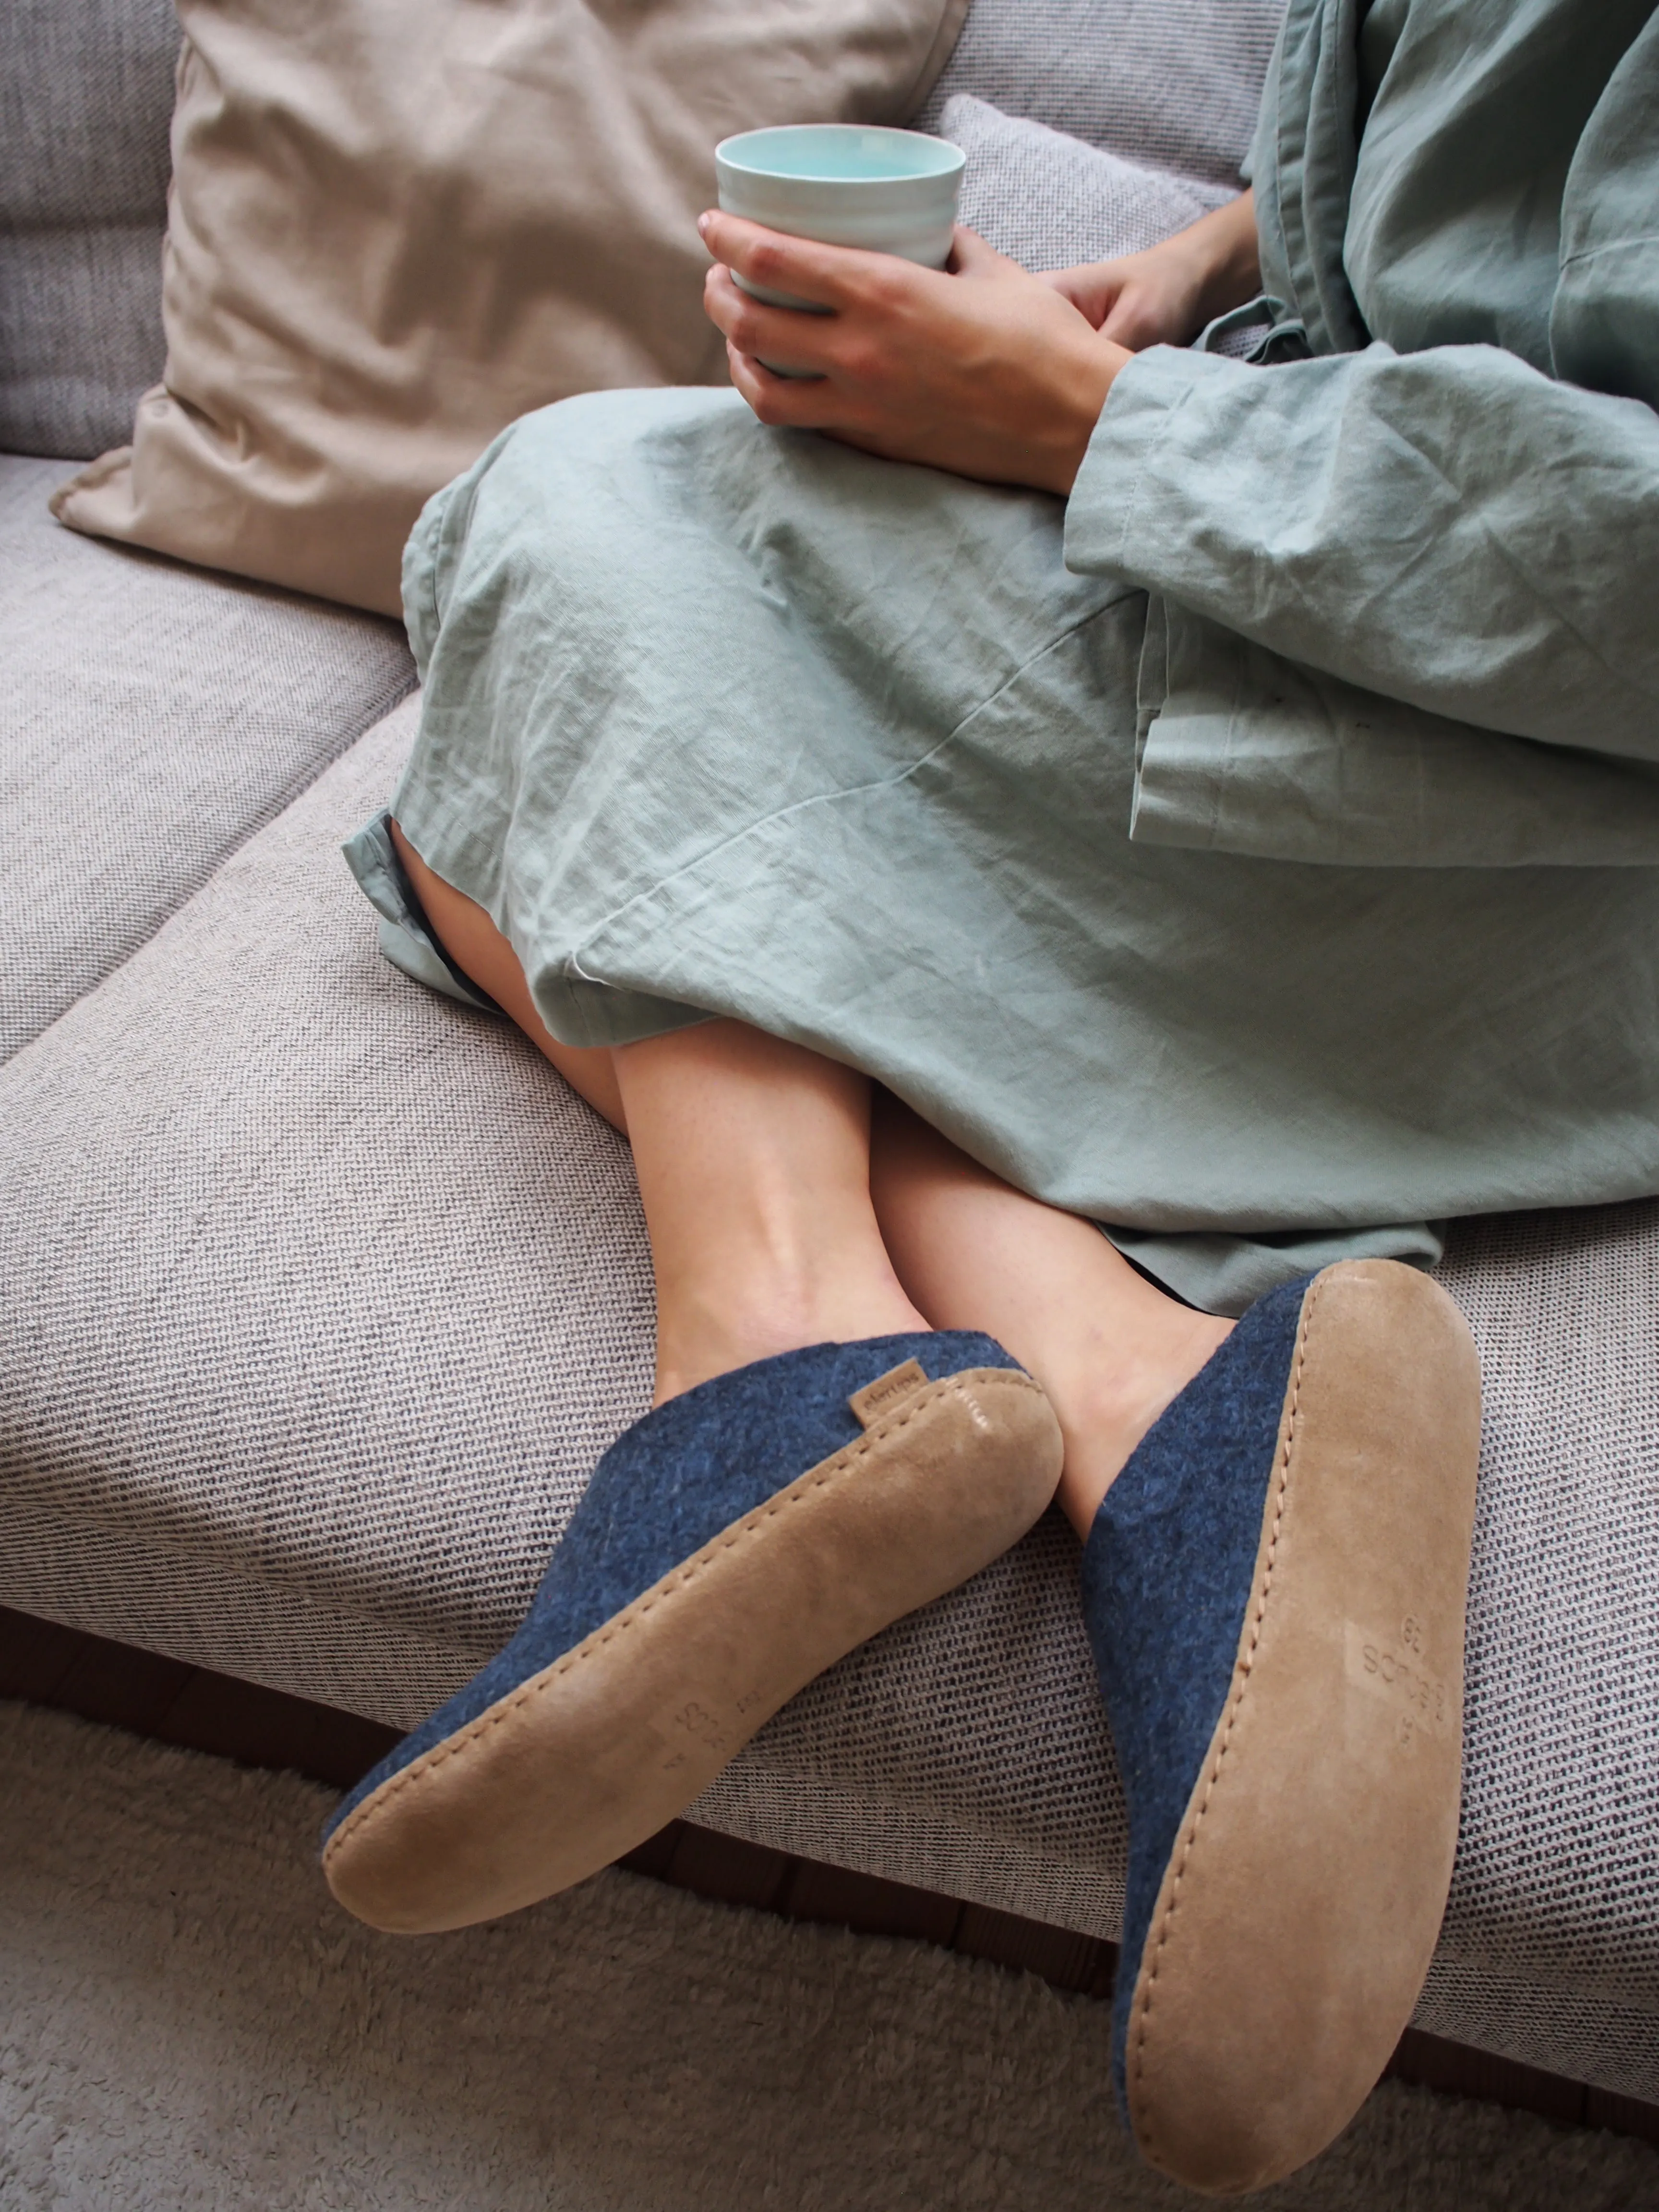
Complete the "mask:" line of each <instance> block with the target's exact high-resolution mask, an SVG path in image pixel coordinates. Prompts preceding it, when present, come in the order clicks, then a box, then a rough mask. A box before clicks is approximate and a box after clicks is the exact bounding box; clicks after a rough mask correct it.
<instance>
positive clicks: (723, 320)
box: [702, 267, 835, 376]
mask: <svg viewBox="0 0 1659 2212" xmlns="http://www.w3.org/2000/svg"><path fill="white" fill-rule="evenodd" d="M702 301H703V308H704V312H705V313H707V315H708V319H709V321H710V322H711V323H713V324H714V327H715V329H716V330H718V331H720V332H721V333H722V334H723V335H724V337H725V338H726V343H727V344H728V345H732V346H735V347H736V348H737V349H738V352H739V353H744V354H747V355H749V356H750V358H751V359H753V360H756V361H769V362H777V363H778V365H779V366H780V367H781V368H793V369H799V370H802V371H804V372H806V373H809V374H812V375H815V376H821V375H823V373H824V371H825V369H826V368H827V367H828V366H829V363H828V360H827V358H826V352H827V349H826V340H827V338H828V336H829V332H830V331H831V330H832V329H833V327H834V324H835V318H834V316H833V315H814V314H809V313H803V311H802V310H801V309H800V308H799V307H771V306H769V304H768V303H767V302H766V301H763V300H755V299H751V298H750V295H749V294H748V293H747V292H745V291H744V290H743V289H742V288H741V286H740V285H738V283H736V282H735V281H734V280H733V278H732V272H731V270H729V269H723V268H719V267H716V268H714V269H711V270H709V272H708V276H706V277H705V278H704V280H703V288H702Z"/></svg>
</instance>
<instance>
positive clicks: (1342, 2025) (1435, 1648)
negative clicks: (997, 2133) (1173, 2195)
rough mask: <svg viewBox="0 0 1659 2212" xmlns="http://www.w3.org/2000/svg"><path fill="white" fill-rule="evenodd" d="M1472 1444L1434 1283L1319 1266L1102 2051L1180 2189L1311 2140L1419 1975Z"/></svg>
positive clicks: (1433, 1908) (1258, 2164) (1447, 1806)
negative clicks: (1220, 1664) (1124, 2005)
mask: <svg viewBox="0 0 1659 2212" xmlns="http://www.w3.org/2000/svg"><path fill="white" fill-rule="evenodd" d="M1479 1452H1480V1370H1479V1365H1478V1362H1477V1359H1476V1355H1475V1351H1474V1344H1473V1342H1472V1341H1471V1340H1470V1337H1469V1333H1468V1328H1467V1327H1466V1325H1465V1323H1464V1322H1463V1319H1462V1315H1461V1314H1460V1313H1459V1312H1458V1310H1457V1309H1456V1307H1455V1305H1454V1304H1452V1302H1451V1300H1450V1299H1449V1297H1447V1296H1446V1293H1445V1292H1444V1291H1443V1290H1441V1289H1440V1288H1439V1286H1438V1285H1437V1284H1434V1283H1432V1282H1431V1281H1430V1280H1429V1279H1428V1278H1427V1277H1426V1276H1425V1275H1422V1274H1419V1273H1418V1272H1417V1270H1416V1269H1414V1268H1411V1267H1401V1266H1400V1265H1399V1264H1398V1263H1397V1262H1395V1261H1348V1262H1345V1263H1343V1264H1342V1265H1340V1266H1338V1267H1330V1268H1328V1269H1326V1270H1325V1271H1324V1273H1322V1274H1321V1275H1320V1276H1319V1277H1318V1278H1317V1279H1316V1281H1315V1283H1314V1284H1313V1285H1312V1286H1311V1287H1310V1291H1309V1294H1308V1297H1307V1298H1306V1300H1305V1302H1304V1307H1303V1313H1302V1323H1301V1330H1300V1334H1299V1337H1298V1340H1297V1351H1296V1356H1295V1360H1294V1362H1293V1365H1292V1370H1291V1382H1290V1386H1289V1389H1287V1391H1286V1394H1285V1411H1284V1415H1283V1419H1282V1420H1281V1423H1280V1426H1279V1443H1278V1449H1277V1453H1276V1456H1275V1460H1274V1472H1273V1479H1272V1483H1271V1486H1270V1489H1269V1493H1268V1500H1267V1511H1266V1515H1265V1517H1264V1524H1263V1529H1262V1536H1261V1550H1260V1552H1259V1553H1258V1555H1257V1560H1256V1570H1255V1583H1254V1587H1253V1589H1252V1591H1251V1595H1250V1601H1249V1607H1248V1608H1247V1611H1246V1614H1245V1622H1244V1629H1243V1635H1242V1637H1241V1638H1240V1642H1239V1650H1238V1658H1237V1664H1236V1666H1235V1668H1234V1672H1233V1678H1232V1685H1231V1691H1230V1692H1229V1696H1228V1699H1227V1704H1226V1706H1225V1710H1224V1711H1223V1714H1222V1717H1221V1720H1220V1723H1219V1724H1218V1728H1217V1729H1216V1733H1215V1736H1214V1739H1213V1741H1212V1745H1211V1748H1210V1753H1209V1756H1208V1758H1207V1759H1206V1762H1205V1765H1204V1768H1203V1771H1201V1773H1200V1777H1199V1779H1198V1783H1197V1785H1196V1786H1195V1788H1194V1792H1193V1796H1192V1800H1191V1802H1190V1803H1189V1805H1188V1809H1187V1815H1186V1819H1185V1820H1184V1822H1183V1824H1182V1830H1181V1834H1180V1837H1179V1838H1178V1840H1177V1842H1176V1849H1175V1850H1174V1853H1173V1854H1172V1856H1171V1858H1170V1866H1169V1869H1168V1870H1167V1872H1166V1874H1165V1875H1164V1884H1163V1887H1162V1889H1161V1890H1160V1892H1159V1894H1158V1902H1157V1905H1155V1907H1154V1909H1153V1913H1152V1923H1151V1926H1150V1929H1149V1931H1148V1935H1147V1940H1146V1949H1145V1952H1144V1953H1143V1954H1142V1959H1141V1965H1140V1971H1139V1977H1138V1979H1137V1983H1136V1987H1135V1992H1134V1998H1133V2007H1132V2009H1131V2013H1130V2020H1129V2028H1128V2033H1127V2042H1126V2049H1125V2053H1124V2057H1125V2080H1126V2087H1127V2095H1128V2105H1129V2114H1130V2119H1131V2123H1132V2125H1133V2130H1134V2134H1135V2137H1136V2141H1137V2142H1138V2143H1139V2148H1140V2149H1141V2151H1142V2153H1143V2154H1144V2155H1145V2156H1146V2158H1147V2159H1148V2160H1149V2161H1150V2162H1151V2163H1152V2165H1154V2166H1158V2167H1161V2168H1162V2169H1163V2171H1164V2172H1166V2173H1169V2174H1170V2175H1171V2176H1173V2177H1174V2179H1176V2180H1178V2181H1182V2182H1184V2183H1185V2184H1186V2185H1188V2187H1189V2188H1193V2189H1199V2190H1202V2191H1206V2192H1208V2193H1211V2194H1213V2195H1231V2194H1234V2193H1237V2192H1240V2191H1245V2190H1251V2189H1260V2188H1262V2187H1264V2186H1266V2185H1267V2184H1268V2183H1269V2182H1273V2181H1277V2180H1279V2179H1281V2178H1282V2177H1283V2176H1285V2174H1288V2173H1291V2172H1294V2171H1295V2169H1296V2168H1297V2166H1301V2165H1303V2164H1304V2162H1305V2161H1306V2160H1309V2159H1310V2158H1312V2157H1313V2156H1314V2155H1315V2154H1316V2153H1317V2152H1319V2151H1321V2150H1322V2149H1323V2148H1325V2146H1326V2145H1327V2144H1328V2142H1331V2140H1332V2139H1333V2137H1334V2136H1336V2135H1338V2134H1339V2133H1340V2131H1341V2130H1342V2129H1343V2128H1344V2127H1346V2124H1347V2123H1348V2121H1349V2120H1350V2119H1351V2118H1352V2116H1353V2114H1354V2113H1355V2112H1357V2111H1358V2108H1359V2106H1360V2105H1361V2104H1362V2103H1363V2102H1364V2100H1365V2098H1366V2096H1367V2095H1368V2094H1369V2093H1370V2090H1371V2088H1372V2087H1373V2086H1374V2084H1375V2083H1376V2080H1377V2078H1378V2076H1379V2075H1381V2073H1382V2071H1383V2067H1384V2066H1385V2065H1386V2064H1387V2063H1388V2060H1389V2055H1390V2053H1391V2052H1392V2051H1393V2049H1394V2047H1395V2043H1396V2042H1397V2040H1398V2039H1399V2037H1400V2033H1401V2030H1402V2029H1403V2028H1404V2027H1405V2026H1406V2025H1407V2021H1409V2019H1410V2017H1411V2014H1412V2009H1413V2006H1414V2004H1415V2003H1416V2002H1417V1997H1418V1995H1419V1991H1420V1990H1421V1988H1422V1986H1423V1979H1424V1976H1425V1974H1426V1972H1427V1971H1428V1966H1429V1960H1430V1958H1431V1954H1432V1953H1433V1950H1434V1945H1435V1939H1436V1936H1437V1934H1438V1931H1439V1927H1440V1921H1441V1917H1442V1915H1443V1912H1444V1910H1445V1903H1446V1893H1447V1891H1448V1889H1449V1886H1450V1882H1451V1870H1452V1857H1453V1853H1454V1851H1455V1847H1456V1843H1457V1815H1458V1798H1459V1788H1460V1781H1461V1765H1462V1708H1463V1616H1464V1603H1465V1597H1466V1593H1467V1589H1468V1569H1469V1547H1470V1541H1471V1534H1472V1530H1473V1526H1474V1478H1475V1464H1476V1461H1477V1459H1478V1456H1479Z"/></svg>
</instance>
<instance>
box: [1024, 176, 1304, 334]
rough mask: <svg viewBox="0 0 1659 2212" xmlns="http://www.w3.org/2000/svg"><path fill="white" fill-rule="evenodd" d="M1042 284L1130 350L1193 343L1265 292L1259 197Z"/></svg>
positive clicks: (1247, 197)
mask: <svg viewBox="0 0 1659 2212" xmlns="http://www.w3.org/2000/svg"><path fill="white" fill-rule="evenodd" d="M1042 283H1045V284H1052V285H1053V287H1054V289H1055V291H1056V292H1058V293H1059V294H1060V297H1061V299H1063V300H1066V301H1070V303H1071V304H1072V306H1073V307H1075V308H1076V309H1077V311H1078V313H1079V314H1080V315H1083V316H1085V318H1086V319H1087V320H1088V321H1089V322H1090V323H1091V324H1092V325H1093V326H1094V328H1095V329H1096V330H1097V331H1099V332H1100V334H1101V336H1102V337H1104V338H1110V339H1111V340H1112V341H1113V342H1114V343H1115V344H1118V345H1121V346H1127V348H1128V349H1129V350H1130V352H1131V353H1139V352H1141V351H1142V350H1143V349H1145V348H1146V347H1147V346H1153V345H1188V344H1190V343H1191V342H1192V341H1193V339H1194V338H1195V337H1197V336H1198V334H1199V332H1200V331H1201V330H1202V329H1203V327H1204V325H1206V323H1208V322H1212V321H1213V320H1214V319H1215V317H1216V316H1217V315H1225V313H1226V312H1227V310H1228V308H1229V307H1243V304H1244V302H1245V301H1247V300H1252V299H1254V298H1255V295H1256V294H1257V292H1258V291H1260V289H1261V265H1260V263H1259V260H1258V258H1257V251H1256V231H1255V195H1254V194H1253V193H1251V192H1245V193H1243V194H1242V195H1241V197H1239V198H1237V199H1236V200H1231V201H1229V203H1228V204H1227V205H1226V206H1225V207H1224V208H1217V209H1216V210H1215V212H1214V213H1213V214H1212V215H1206V216H1200V219H1199V220H1198V222H1195V223H1192V224H1190V225H1189V226H1188V228H1187V229H1185V230H1182V231H1177V232H1176V234H1175V236H1174V237H1173V238H1166V239H1164V241H1163V242H1162V244H1161V245H1158V246H1149V247H1148V248H1147V250H1146V252H1145V253H1127V254H1125V255H1124V257H1123V258H1122V259H1121V261H1095V262H1091V263H1090V264H1088V265H1087V266H1086V267H1085V268H1081V269H1056V270H1053V271H1052V272H1051V273H1050V274H1049V275H1048V276H1044V277H1043V278H1042Z"/></svg>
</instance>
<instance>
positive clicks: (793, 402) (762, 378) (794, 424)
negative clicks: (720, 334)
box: [726, 339, 836, 430]
mask: <svg viewBox="0 0 1659 2212" xmlns="http://www.w3.org/2000/svg"><path fill="white" fill-rule="evenodd" d="M726 366H727V368H729V369H730V371H731V374H732V384H733V386H735V387H736V389H737V390H738V392H741V393H742V394H743V396H744V398H745V399H746V400H747V401H748V402H749V404H750V407H751V408H753V410H754V411H755V413H756V414H757V416H759V418H760V420H761V421H762V422H764V423H766V424H767V425H768V426H769V428H773V429H777V430H821V429H823V428H827V427H828V425H829V422H830V421H831V419H832V417H833V416H834V415H835V412H836V410H835V404H834V400H833V398H832V397H831V396H830V392H829V385H828V384H827V383H826V382H825V380H823V378H822V377H793V376H776V375H774V374H773V373H772V371H771V370H770V369H769V368H766V367H765V365H764V364H763V362H758V361H757V360H755V359H754V357H753V356H752V355H750V354H746V353H739V352H738V349H737V348H736V347H735V346H734V345H733V344H732V343H731V342H730V340H729V339H728V340H727V342H726Z"/></svg>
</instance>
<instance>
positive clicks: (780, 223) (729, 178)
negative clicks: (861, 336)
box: [714, 123, 963, 307]
mask: <svg viewBox="0 0 1659 2212" xmlns="http://www.w3.org/2000/svg"><path fill="white" fill-rule="evenodd" d="M820 127H821V128H822V129H823V130H824V131H836V132H841V131H845V132H846V133H847V135H848V137H854V138H860V139H865V140H867V139H869V138H872V137H893V138H901V139H902V138H920V137H921V136H922V134H921V133H920V132H916V131H872V130H866V129H863V128H861V127H860V125H858V124H855V123H842V124H825V125H822V126H820ZM757 135H758V134H755V133H751V132H744V134H743V137H744V138H745V139H746V138H750V137H754V136H757ZM741 143H742V141H741V140H734V139H726V140H725V141H724V142H723V143H721V144H720V145H719V146H717V147H716V148H715V149H714V172H715V175H716V177H717V178H718V179H719V183H720V206H721V207H722V208H723V209H724V210H725V211H726V214H727V215H736V216H744V218H745V219H746V220H747V221H749V222H758V223H762V224H763V225H764V226H765V228H767V229H768V230H781V231H783V232H785V233H786V234H787V235H788V236H789V237H791V238H811V239H816V240H817V242H818V243H819V244H820V245H822V246H860V247H862V248H863V249H864V250H865V251H866V252H871V253H894V254H896V255H897V256H898V257H899V258H900V259H901V260H902V261H915V262H917V263H919V264H921V267H922V268H924V269H942V268H943V267H944V266H945V262H946V261H947V260H948V259H949V258H950V253H951V234H952V232H953V230H954V229H955V227H956V219H957V191H958V189H959V187H960V185H961V183H962V171H963V157H962V155H960V153H959V152H958V150H957V148H955V147H951V148H950V149H949V150H950V151H951V153H953V154H956V155H957V160H956V161H954V162H953V163H952V164H951V166H950V167H948V168H947V169H945V171H944V172H943V173H941V174H939V175H935V176H919V177H881V178H874V177H787V176H769V175H767V174H765V173H763V172H761V171H759V170H757V169H754V168H750V167H739V166H738V164H737V163H735V162H733V161H729V160H727V158H726V148H727V147H728V146H734V147H735V146H738V145H740V144H741ZM927 143H928V144H930V145H936V146H941V147H942V146H944V145H945V141H944V140H930V141H927ZM734 276H735V272H734ZM735 281H736V282H737V283H738V284H740V285H742V286H743V289H744V291H746V292H748V293H750V295H752V296H753V297H754V298H755V299H757V300H765V301H769V303H770V304H771V305H772V306H774V307H806V306H808V304H809V303H808V302H807V301H805V300H797V299H793V298H791V297H790V296H789V295H787V294H785V293H781V292H772V291H768V290H764V289H762V287H760V286H759V285H756V284H744V283H743V279H742V278H741V277H740V276H738V277H736V278H735Z"/></svg>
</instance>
